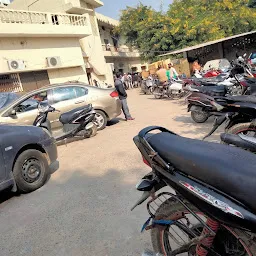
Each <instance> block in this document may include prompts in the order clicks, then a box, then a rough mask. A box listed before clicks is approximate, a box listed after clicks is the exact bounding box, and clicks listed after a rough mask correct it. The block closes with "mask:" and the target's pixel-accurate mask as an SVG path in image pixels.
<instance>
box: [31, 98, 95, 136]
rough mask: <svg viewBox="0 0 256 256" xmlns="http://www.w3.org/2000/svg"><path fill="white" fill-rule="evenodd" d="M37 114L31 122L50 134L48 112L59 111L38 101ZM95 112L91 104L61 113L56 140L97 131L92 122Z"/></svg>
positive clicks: (93, 134)
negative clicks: (60, 125)
mask: <svg viewBox="0 0 256 256" xmlns="http://www.w3.org/2000/svg"><path fill="white" fill-rule="evenodd" d="M38 111H39V113H38V115H37V117H36V119H35V121H34V123H33V125H34V126H38V127H42V128H43V129H45V130H47V131H48V132H49V133H50V134H52V129H51V124H50V121H49V119H48V114H49V113H50V112H55V111H57V112H59V111H58V110H56V109H55V108H54V107H52V106H50V105H48V104H47V103H42V102H41V103H40V104H39V105H38ZM95 114H96V112H95V111H94V109H93V107H92V105H91V104H90V105H87V106H86V107H80V108H76V109H73V110H71V111H69V112H66V113H63V114H62V115H61V116H60V118H59V121H60V122H61V123H62V124H63V130H62V132H61V134H60V135H58V136H56V137H55V139H56V141H61V140H64V139H67V138H72V137H76V136H79V137H84V138H89V137H93V136H95V135H96V133H97V125H96V124H94V122H93V121H94V119H95Z"/></svg>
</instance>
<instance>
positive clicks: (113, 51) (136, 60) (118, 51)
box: [96, 13, 148, 73]
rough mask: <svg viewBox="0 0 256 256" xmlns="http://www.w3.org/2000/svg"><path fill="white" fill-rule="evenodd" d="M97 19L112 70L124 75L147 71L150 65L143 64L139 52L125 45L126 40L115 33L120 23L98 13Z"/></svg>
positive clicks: (102, 42) (106, 57)
mask: <svg viewBox="0 0 256 256" xmlns="http://www.w3.org/2000/svg"><path fill="white" fill-rule="evenodd" d="M96 17H97V20H98V26H99V33H100V39H101V44H102V49H103V52H104V56H105V60H106V62H107V63H110V64H111V66H112V69H113V70H114V71H115V72H118V71H119V72H122V73H129V72H131V73H132V72H141V71H142V70H145V69H147V68H148V65H147V64H146V63H142V61H141V58H140V53H139V51H138V50H136V49H133V48H131V47H128V46H127V45H125V39H124V38H123V37H120V36H118V35H115V33H114V32H113V30H114V28H115V27H116V26H118V25H119V22H118V21H117V20H114V19H112V18H109V17H107V16H105V15H102V14H100V13H96Z"/></svg>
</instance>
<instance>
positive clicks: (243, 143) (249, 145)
mask: <svg viewBox="0 0 256 256" xmlns="http://www.w3.org/2000/svg"><path fill="white" fill-rule="evenodd" d="M220 138H221V141H222V142H223V143H225V144H227V145H233V146H236V147H239V148H242V149H245V150H249V151H251V152H253V153H256V138H255V137H249V136H246V135H244V134H242V133H240V134H238V135H235V134H230V133H222V134H221V135H220Z"/></svg>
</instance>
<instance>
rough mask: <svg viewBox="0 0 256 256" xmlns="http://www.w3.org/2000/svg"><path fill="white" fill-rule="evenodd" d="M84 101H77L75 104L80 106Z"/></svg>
mask: <svg viewBox="0 0 256 256" xmlns="http://www.w3.org/2000/svg"><path fill="white" fill-rule="evenodd" d="M83 102H84V100H80V101H76V102H75V104H80V103H83Z"/></svg>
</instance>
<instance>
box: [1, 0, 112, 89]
mask: <svg viewBox="0 0 256 256" xmlns="http://www.w3.org/2000/svg"><path fill="white" fill-rule="evenodd" d="M69 3H72V5H73V6H76V7H80V6H81V7H83V8H88V9H91V11H90V12H89V13H88V14H89V15H88V17H89V26H90V27H91V35H90V36H87V37H84V38H82V39H80V45H81V48H82V50H83V52H84V53H85V54H86V55H87V56H88V61H89V63H90V67H91V68H93V73H92V79H96V80H97V81H99V82H102V81H105V82H107V83H109V84H113V76H112V72H111V73H110V67H109V65H107V64H106V61H105V58H104V52H103V49H102V43H101V38H100V35H99V28H98V22H97V19H96V15H95V12H94V9H93V7H92V5H91V4H93V3H94V1H91V0H90V1H89V0H88V1H87V0H86V1H83V0H81V1H80V0H54V1H53V0H39V1H36V2H35V0H15V1H14V2H13V3H12V4H11V5H10V8H14V9H23V10H28V9H29V10H33V11H46V12H48V11H49V12H65V5H66V4H69ZM31 4H32V5H31ZM29 5H30V6H29ZM48 40H50V39H48ZM77 42H79V41H78V39H77ZM76 46H77V45H76ZM76 46H74V47H75V49H73V50H74V51H75V52H77V49H76ZM62 47H63V52H66V51H67V47H66V46H65V44H63V45H62ZM38 48H39V49H40V48H41V49H40V51H44V50H43V49H42V48H45V46H44V44H41V47H38ZM38 48H37V50H38ZM49 48H50V47H49ZM56 49H58V47H56ZM45 50H46V51H48V49H47V48H46V49H45ZM0 51H1V50H0ZM40 51H39V52H40ZM67 52H68V51H67ZM33 54H34V55H37V53H35V52H34V53H33ZM56 54H57V52H56V53H55V54H54V55H53V56H56ZM58 54H60V53H58ZM80 54H81V50H80ZM39 55H40V54H39ZM68 55H69V52H68ZM81 57H82V55H80V57H79V61H81ZM74 58H77V55H76V54H74ZM69 59H70V56H69V57H68V56H67V58H66V59H65V62H66V61H67V62H70V60H69ZM63 63H64V61H63ZM79 63H80V62H79ZM80 64H81V63H80ZM0 68H1V66H0ZM85 75H86V72H85Z"/></svg>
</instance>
